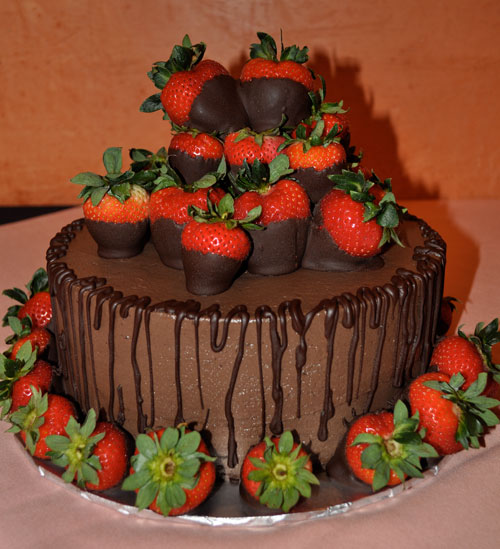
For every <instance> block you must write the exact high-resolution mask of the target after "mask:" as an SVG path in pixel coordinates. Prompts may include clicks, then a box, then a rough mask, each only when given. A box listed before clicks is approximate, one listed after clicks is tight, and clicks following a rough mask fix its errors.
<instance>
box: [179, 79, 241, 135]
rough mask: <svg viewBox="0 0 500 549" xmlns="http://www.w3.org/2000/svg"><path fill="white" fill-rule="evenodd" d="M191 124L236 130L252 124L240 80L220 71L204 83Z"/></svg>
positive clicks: (205, 128)
mask: <svg viewBox="0 0 500 549" xmlns="http://www.w3.org/2000/svg"><path fill="white" fill-rule="evenodd" d="M186 126H187V127H189V128H196V129H198V130H200V131H202V132H206V133H211V132H220V133H223V134H226V133H230V132H235V131H237V130H241V128H245V127H246V126H248V116H247V113H246V112H245V107H244V106H243V103H242V101H241V98H240V95H239V93H238V82H237V81H236V80H235V79H234V78H233V77H232V76H229V75H227V74H220V75H218V76H216V77H215V78H212V79H211V80H208V81H207V82H205V84H204V85H203V87H202V89H201V92H200V94H199V95H198V96H197V97H196V98H195V100H194V101H193V104H192V106H191V110H190V111H189V120H188V122H187V123H186Z"/></svg>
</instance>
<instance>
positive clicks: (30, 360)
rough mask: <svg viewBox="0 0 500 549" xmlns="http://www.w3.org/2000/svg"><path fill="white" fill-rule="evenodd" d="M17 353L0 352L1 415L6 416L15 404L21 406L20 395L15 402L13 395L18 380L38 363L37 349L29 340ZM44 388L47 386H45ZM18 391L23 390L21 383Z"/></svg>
mask: <svg viewBox="0 0 500 549" xmlns="http://www.w3.org/2000/svg"><path fill="white" fill-rule="evenodd" d="M16 355H17V356H16V357H15V358H13V357H12V356H10V357H7V356H6V355H5V354H0V406H1V407H2V414H1V417H4V416H6V415H7V414H8V413H9V412H10V411H12V409H13V406H16V408H17V407H18V406H19V404H20V402H21V400H20V396H17V397H16V402H15V403H13V398H12V396H13V389H14V386H15V385H16V383H17V382H18V381H20V380H21V379H23V378H24V377H26V376H27V375H28V374H29V373H30V372H32V371H33V368H34V366H35V363H36V357H37V352H36V350H33V349H32V347H31V343H29V342H25V343H24V345H22V346H21V347H20V348H19V350H18V352H17V353H16ZM40 362H42V361H40ZM42 368H43V367H42ZM42 377H43V376H42ZM49 385H50V382H49ZM43 388H45V386H44V387H43ZM47 389H48V387H47ZM47 389H45V390H47ZM28 390H29V386H28ZM18 391H19V392H20V393H22V392H23V391H22V390H21V385H20V386H19V389H18ZM28 400H29V399H28ZM25 404H26V403H23V404H21V405H25Z"/></svg>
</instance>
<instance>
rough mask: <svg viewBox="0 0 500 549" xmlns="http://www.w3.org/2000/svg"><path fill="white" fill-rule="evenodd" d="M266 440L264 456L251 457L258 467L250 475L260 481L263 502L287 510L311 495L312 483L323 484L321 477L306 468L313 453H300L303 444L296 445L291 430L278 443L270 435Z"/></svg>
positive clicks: (258, 495)
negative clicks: (300, 499) (302, 498)
mask: <svg viewBox="0 0 500 549" xmlns="http://www.w3.org/2000/svg"><path fill="white" fill-rule="evenodd" d="M264 442H265V444H266V449H265V451H264V455H263V459H259V458H257V457H252V456H251V457H250V458H249V459H250V462H251V463H252V465H253V466H254V467H255V469H254V470H252V471H250V473H249V474H248V478H249V479H250V480H251V481H254V482H258V483H259V488H258V490H257V492H256V496H257V497H258V499H259V501H260V503H262V504H263V505H266V506H267V507H269V508H271V509H282V510H283V511H285V512H286V513H287V512H288V511H289V510H290V509H291V508H292V507H293V506H294V505H295V504H296V503H297V502H298V500H299V498H300V497H301V496H302V497H305V498H308V497H310V496H311V486H312V485H319V480H318V479H317V477H316V476H315V475H314V474H313V473H312V472H311V471H310V470H309V469H308V468H306V464H307V463H308V461H309V456H308V455H307V454H306V455H299V454H300V451H301V448H302V446H301V445H300V444H298V445H296V446H295V445H294V440H293V435H292V433H291V432H290V431H285V432H284V433H283V434H282V435H281V436H280V438H279V441H278V445H277V447H276V445H275V443H274V442H273V441H272V440H271V439H270V438H269V437H266V438H265V439H264ZM294 446H295V448H294Z"/></svg>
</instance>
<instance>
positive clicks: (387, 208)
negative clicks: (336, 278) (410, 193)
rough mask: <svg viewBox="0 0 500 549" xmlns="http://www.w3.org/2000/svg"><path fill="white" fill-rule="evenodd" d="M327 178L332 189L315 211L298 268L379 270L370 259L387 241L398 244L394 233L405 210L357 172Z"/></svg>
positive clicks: (389, 195) (388, 193) (380, 263)
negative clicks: (300, 264)
mask: <svg viewBox="0 0 500 549" xmlns="http://www.w3.org/2000/svg"><path fill="white" fill-rule="evenodd" d="M330 179H331V180H332V182H334V183H336V184H337V185H336V187H335V188H334V189H333V190H331V191H330V192H329V193H328V194H327V195H326V196H325V197H323V198H322V199H321V201H320V202H319V204H317V206H316V208H315V210H314V218H313V223H312V224H311V228H310V231H309V237H308V242H307V246H306V252H305V254H304V259H303V266H305V267H307V268H309V269H317V270H325V271H329V270H332V271H335V270H339V271H352V270H358V269H360V268H361V269H365V268H368V267H371V268H379V267H381V266H382V265H383V263H382V260H380V259H379V258H375V256H377V255H378V254H380V253H381V251H382V249H383V246H384V245H385V244H386V243H388V242H390V241H391V240H394V241H395V242H396V243H397V244H399V245H400V246H402V245H403V244H402V243H401V241H400V240H399V237H398V235H397V232H396V229H397V227H398V226H399V224H400V219H401V214H402V213H404V211H405V210H404V209H402V208H400V207H399V206H398V205H397V204H396V201H395V198H394V194H393V193H392V192H391V191H390V189H388V190H387V191H384V190H383V189H381V188H380V187H379V186H378V185H375V184H374V183H373V182H371V181H366V180H365V179H364V177H363V175H362V174H361V173H354V172H348V171H346V170H344V171H343V172H342V175H333V176H330ZM372 258H373V259H372Z"/></svg>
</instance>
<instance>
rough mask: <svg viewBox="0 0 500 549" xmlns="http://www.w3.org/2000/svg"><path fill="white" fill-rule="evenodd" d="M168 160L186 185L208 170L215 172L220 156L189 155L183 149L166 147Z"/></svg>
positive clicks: (199, 177)
mask: <svg viewBox="0 0 500 549" xmlns="http://www.w3.org/2000/svg"><path fill="white" fill-rule="evenodd" d="M168 161H169V163H170V166H172V168H174V169H175V170H177V171H178V172H179V173H180V174H181V176H182V178H183V180H184V183H186V185H191V184H192V183H194V182H195V181H198V179H201V178H202V177H203V176H204V175H206V174H207V173H209V172H215V171H216V170H217V167H218V165H219V163H220V161H221V158H203V157H202V156H190V155H189V154H187V153H185V152H184V151H179V150H177V149H170V148H169V149H168Z"/></svg>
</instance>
